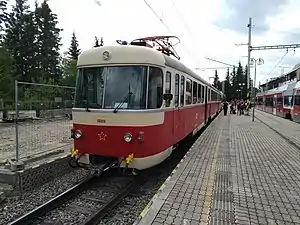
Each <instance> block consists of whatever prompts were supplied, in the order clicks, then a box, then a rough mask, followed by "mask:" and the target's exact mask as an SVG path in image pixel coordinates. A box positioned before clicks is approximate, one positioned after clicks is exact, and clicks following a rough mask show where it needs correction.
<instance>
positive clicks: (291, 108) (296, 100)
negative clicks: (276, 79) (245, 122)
mask: <svg viewBox="0 0 300 225" xmlns="http://www.w3.org/2000/svg"><path fill="white" fill-rule="evenodd" d="M256 108H257V109H259V110H262V111H265V112H268V113H271V114H273V115H276V116H280V117H283V118H286V119H292V120H294V121H295V122H300V81H298V82H297V81H294V82H291V83H288V84H284V85H282V86H280V87H278V88H274V89H271V90H268V91H266V92H261V93H258V94H257V95H256Z"/></svg>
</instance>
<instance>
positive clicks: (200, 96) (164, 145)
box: [72, 36, 224, 170]
mask: <svg viewBox="0 0 300 225" xmlns="http://www.w3.org/2000/svg"><path fill="white" fill-rule="evenodd" d="M171 39H175V40H177V41H178V43H179V39H178V38H177V37H173V36H159V37H149V38H142V39H137V40H134V41H132V42H131V43H129V44H128V43H126V42H121V41H117V42H118V43H119V44H120V45H116V46H105V47H99V48H93V49H91V50H88V51H84V52H82V53H81V55H80V56H79V58H78V75H77V83H76V92H75V101H74V108H73V110H72V117H73V129H72V137H73V138H74V151H73V156H75V155H76V157H77V158H78V159H79V162H81V163H85V164H93V165H100V164H103V163H106V162H108V161H117V162H118V166H119V167H129V168H134V169H138V170H143V169H147V168H149V167H153V166H155V165H157V164H159V163H161V162H162V161H164V160H165V159H166V158H167V157H169V156H170V154H171V153H172V151H173V149H174V147H175V146H176V144H177V143H178V142H180V141H181V140H183V139H184V138H186V137H187V136H189V135H194V134H195V133H196V132H197V131H199V130H200V129H201V128H202V127H203V126H204V125H205V124H206V123H207V122H208V121H209V120H210V119H212V118H213V117H214V116H215V115H216V114H217V113H218V112H220V110H221V101H222V100H223V98H224V95H223V93H222V92H220V91H219V90H217V89H216V88H214V87H213V86H212V85H211V84H209V83H208V82H206V81H205V80H203V79H201V77H200V76H198V75H197V74H196V73H194V72H193V71H192V70H190V69H188V68H187V67H186V66H185V65H184V64H182V63H181V62H180V61H179V60H178V59H179V57H178V55H177V53H176V52H175V50H174V48H173V46H174V44H171ZM172 56H173V57H172ZM174 57H175V58H174ZM176 58H177V59H176Z"/></svg>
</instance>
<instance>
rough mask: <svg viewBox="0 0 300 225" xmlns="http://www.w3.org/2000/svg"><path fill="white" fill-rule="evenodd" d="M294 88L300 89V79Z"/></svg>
mask: <svg viewBox="0 0 300 225" xmlns="http://www.w3.org/2000/svg"><path fill="white" fill-rule="evenodd" d="M294 90H300V81H298V82H297V83H296V85H295V87H294Z"/></svg>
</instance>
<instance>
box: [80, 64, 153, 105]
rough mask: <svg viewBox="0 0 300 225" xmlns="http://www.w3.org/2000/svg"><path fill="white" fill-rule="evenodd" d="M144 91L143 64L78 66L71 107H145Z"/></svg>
mask: <svg viewBox="0 0 300 225" xmlns="http://www.w3.org/2000/svg"><path fill="white" fill-rule="evenodd" d="M146 90H147V67H145V66H117V67H92V68H81V69H79V71H78V77H77V85H76V96H75V107H76V108H96V109H114V108H116V107H118V108H119V109H145V108H146ZM129 93H130V95H129ZM128 96H129V97H128Z"/></svg>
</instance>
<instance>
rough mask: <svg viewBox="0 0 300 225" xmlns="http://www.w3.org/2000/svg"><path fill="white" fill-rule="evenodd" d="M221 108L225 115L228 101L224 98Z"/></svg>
mask: <svg viewBox="0 0 300 225" xmlns="http://www.w3.org/2000/svg"><path fill="white" fill-rule="evenodd" d="M223 110H224V116H226V115H227V111H228V102H227V101H226V100H224V102H223Z"/></svg>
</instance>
